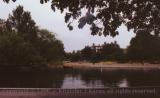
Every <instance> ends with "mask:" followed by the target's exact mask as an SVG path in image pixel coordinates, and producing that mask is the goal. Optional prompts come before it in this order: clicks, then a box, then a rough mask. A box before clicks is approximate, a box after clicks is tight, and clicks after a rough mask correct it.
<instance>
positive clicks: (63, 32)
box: [0, 0, 135, 52]
mask: <svg viewBox="0 0 160 98" xmlns="http://www.w3.org/2000/svg"><path fill="white" fill-rule="evenodd" d="M39 1H40V0H17V2H16V3H12V2H11V3H9V4H5V3H4V2H2V0H1V1H0V18H2V19H6V18H7V17H8V15H9V13H11V12H12V10H13V9H15V8H16V6H18V5H22V6H23V7H24V9H25V10H26V11H30V12H31V15H32V18H33V19H34V20H35V21H36V23H37V25H38V26H39V27H40V28H44V29H48V30H50V31H52V32H54V33H56V36H57V38H58V39H60V40H61V41H62V42H63V44H64V47H65V51H67V52H71V51H73V50H79V49H82V48H84V47H85V46H86V45H90V46H91V45H92V44H93V43H95V44H96V45H98V44H103V43H104V42H113V41H117V43H118V44H119V45H120V47H121V48H126V47H127V46H128V45H129V42H130V40H131V38H132V37H133V36H135V34H134V33H133V32H132V31H130V32H128V31H127V28H126V27H125V26H121V27H120V28H119V29H118V31H119V32H120V34H119V36H117V37H115V38H112V37H103V36H92V35H91V34H90V28H89V26H85V27H84V28H83V29H78V28H77V25H75V26H74V30H73V31H69V30H68V28H67V26H66V24H65V22H64V14H61V13H60V12H59V11H56V12H53V11H52V10H51V7H50V3H47V4H43V5H42V4H40V3H39Z"/></svg>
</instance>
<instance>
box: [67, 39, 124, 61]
mask: <svg viewBox="0 0 160 98" xmlns="http://www.w3.org/2000/svg"><path fill="white" fill-rule="evenodd" d="M66 58H67V59H68V60H71V61H84V60H85V61H90V62H93V63H95V62H100V61H106V60H108V61H118V62H125V61H126V60H125V59H126V58H125V53H124V50H123V49H121V48H120V47H119V45H118V44H117V43H116V42H114V43H104V44H103V45H101V46H100V45H98V46H96V45H94V44H93V45H92V46H86V47H85V48H84V49H82V50H80V51H77V52H75V51H73V52H72V53H66Z"/></svg>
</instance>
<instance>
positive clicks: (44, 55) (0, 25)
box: [0, 6, 65, 69]
mask: <svg viewBox="0 0 160 98" xmlns="http://www.w3.org/2000/svg"><path fill="white" fill-rule="evenodd" d="M64 53H65V52H64V47H63V44H62V42H61V41H60V40H58V39H57V38H56V37H55V35H54V34H53V33H52V32H50V31H48V30H45V29H40V28H39V27H38V26H36V23H35V21H34V20H33V19H32V18H31V15H30V12H27V11H24V10H23V7H22V6H18V7H17V8H16V9H15V10H13V13H12V14H10V15H9V17H8V19H7V20H2V19H1V20H0V68H36V69H43V68H46V67H47V66H48V65H51V64H53V65H58V64H59V62H61V61H62V59H63V57H64Z"/></svg>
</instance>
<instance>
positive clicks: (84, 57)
mask: <svg viewBox="0 0 160 98" xmlns="http://www.w3.org/2000/svg"><path fill="white" fill-rule="evenodd" d="M94 47H95V45H94V44H93V45H92V46H86V47H85V48H84V49H82V50H80V51H77V52H75V51H74V52H72V53H66V58H67V59H68V60H70V61H90V62H93V63H94V62H100V61H116V62H120V63H124V62H141V63H143V62H148V63H160V37H159V36H155V35H154V34H151V33H149V32H148V33H147V32H145V31H143V30H142V31H139V32H138V33H137V35H136V37H134V38H132V40H131V41H130V46H128V47H127V48H126V49H122V48H120V46H119V45H118V44H117V43H116V42H114V43H104V44H103V45H101V46H98V47H99V49H98V50H97V49H95V48H94Z"/></svg>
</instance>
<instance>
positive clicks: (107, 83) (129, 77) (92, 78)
mask: <svg viewBox="0 0 160 98" xmlns="http://www.w3.org/2000/svg"><path fill="white" fill-rule="evenodd" d="M140 86H160V70H107V69H103V70H102V69H55V70H52V71H50V72H13V73H12V72H8V73H4V72H0V87H1V88H2V87H3V88H11V87H14V88H104V87H140Z"/></svg>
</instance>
